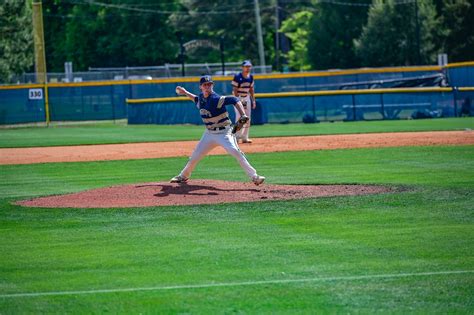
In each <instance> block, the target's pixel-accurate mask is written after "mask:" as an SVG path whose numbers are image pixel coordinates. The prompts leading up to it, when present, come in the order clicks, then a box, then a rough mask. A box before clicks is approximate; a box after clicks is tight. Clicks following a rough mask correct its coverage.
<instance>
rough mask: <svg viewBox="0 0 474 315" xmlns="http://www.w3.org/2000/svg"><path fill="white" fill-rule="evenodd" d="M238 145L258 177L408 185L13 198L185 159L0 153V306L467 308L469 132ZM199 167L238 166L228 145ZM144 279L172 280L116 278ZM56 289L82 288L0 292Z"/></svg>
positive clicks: (133, 179) (114, 179) (97, 309)
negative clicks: (290, 197) (247, 194)
mask: <svg viewBox="0 0 474 315" xmlns="http://www.w3.org/2000/svg"><path fill="white" fill-rule="evenodd" d="M249 158H250V160H251V161H252V163H253V164H254V165H255V166H256V168H257V169H258V170H259V171H260V172H261V173H262V174H264V175H266V176H267V177H268V181H269V183H287V184H329V183H331V184H333V183H371V184H382V185H397V186H403V187H406V188H407V189H406V190H404V191H403V192H399V193H393V194H384V195H373V196H357V197H335V198H320V199H305V200H294V201H265V202H258V203H240V204H223V205H212V206H207V205H201V206H187V207H162V208H131V209H107V210H103V209H102V210H99V209H35V208H21V207H18V206H13V205H11V201H13V200H17V199H23V198H29V197H34V196H40V195H47V194H58V193H66V192H73V191H79V190H84V189H89V188H94V187H102V186H109V185H117V184H121V183H138V182H149V181H161V180H167V179H168V178H169V177H171V176H172V175H176V173H177V172H178V171H179V170H180V169H181V167H182V166H183V164H184V163H185V161H186V159H185V158H173V159H149V160H131V161H110V162H89V163H50V164H36V165H8V166H6V165H5V166H0V173H1V174H2V176H1V177H0V209H1V210H0V211H1V215H0V242H1V244H2V255H0V265H1V266H2V268H1V269H0V279H1V280H0V313H5V314H11V313H104V312H110V313H202V314H204V313H258V314H260V313H295V312H297V313H321V312H324V313H348V312H350V313H376V312H387V311H388V312H395V313H472V312H473V308H474V307H473V305H474V298H473V297H474V273H472V271H473V270H474V254H473V253H474V245H473V244H474V229H473V227H474V225H473V223H474V215H473V206H472V205H473V200H474V199H473V197H474V146H450V147H401V148H383V149H351V150H330V151H303V152H286V153H262V154H252V155H249ZM194 177H195V178H212V179H226V180H245V175H244V174H243V172H242V171H241V170H240V168H239V167H238V165H237V163H236V162H235V161H234V160H233V159H232V158H231V157H229V156H210V157H206V158H205V159H204V160H203V162H202V163H201V164H200V165H199V166H198V169H197V170H196V172H195V174H194ZM397 275H398V276H397ZM298 279H299V280H300V281H298ZM304 279H317V280H312V281H309V280H304ZM294 280H296V281H294ZM236 283H237V284H238V283H246V285H235V284H236ZM226 284H231V285H226ZM232 284H234V285H232ZM150 287H155V288H156V287H159V288H163V287H164V288H168V287H169V288H168V289H154V290H153V289H151V290H141V291H140V290H132V291H126V290H125V291H122V292H120V289H137V288H150ZM91 290H112V291H111V292H100V291H99V292H90V291H91ZM117 290H118V291H117ZM62 291H88V292H89V293H88V294H80V293H77V294H60V295H51V296H49V295H38V296H15V297H5V296H4V295H6V294H17V293H45V292H46V293H47V292H62Z"/></svg>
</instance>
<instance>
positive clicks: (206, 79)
mask: <svg viewBox="0 0 474 315" xmlns="http://www.w3.org/2000/svg"><path fill="white" fill-rule="evenodd" d="M204 83H214V81H212V77H211V76H210V75H205V76H203V77H201V80H199V84H200V85H202V84H204Z"/></svg>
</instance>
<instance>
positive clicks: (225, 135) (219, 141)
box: [180, 126, 257, 179]
mask: <svg viewBox="0 0 474 315" xmlns="http://www.w3.org/2000/svg"><path fill="white" fill-rule="evenodd" d="M217 146H221V147H223V148H224V149H225V150H226V151H227V153H229V154H230V155H232V156H233V157H235V158H236V159H237V161H238V162H239V164H240V167H242V169H243V170H244V171H245V173H246V174H247V176H248V177H250V178H251V179H252V178H253V177H254V176H255V175H257V171H256V170H255V168H253V167H252V165H250V163H249V161H248V160H247V158H246V157H245V155H244V154H243V152H242V151H240V149H239V147H238V145H237V141H236V139H235V137H234V135H233V134H232V130H231V128H230V126H227V127H226V128H225V129H223V130H218V131H209V130H206V131H205V132H204V134H203V135H202V137H201V140H199V143H198V144H197V146H196V148H195V149H194V151H193V153H192V155H191V157H190V158H189V161H188V163H187V164H186V166H185V167H184V169H183V170H182V171H181V173H180V175H181V176H184V177H185V178H189V177H191V173H192V172H193V170H194V168H195V167H196V165H197V164H198V163H199V161H200V160H201V159H202V158H203V157H204V156H206V155H207V154H208V153H209V152H210V151H211V150H212V149H214V148H215V147H217Z"/></svg>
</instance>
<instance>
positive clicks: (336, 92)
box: [126, 87, 474, 104]
mask: <svg viewBox="0 0 474 315" xmlns="http://www.w3.org/2000/svg"><path fill="white" fill-rule="evenodd" d="M470 89H472V90H474V87H472V88H462V89H461V88H460V89H459V90H460V91H471V90H470ZM452 91H453V89H452V88H442V87H428V88H403V89H402V88H399V89H396V88H395V89H364V90H362V89H361V90H329V91H307V92H281V93H256V94H255V97H256V98H276V97H304V96H330V95H333V96H334V95H358V94H391V93H430V92H431V93H432V92H452ZM187 100H189V99H188V98H187V97H159V98H140V99H126V102H127V103H128V104H144V103H163V102H181V101H187Z"/></svg>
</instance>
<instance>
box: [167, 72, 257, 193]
mask: <svg viewBox="0 0 474 315" xmlns="http://www.w3.org/2000/svg"><path fill="white" fill-rule="evenodd" d="M199 83H200V84H199V88H200V90H201V93H200V94H199V95H194V94H192V93H190V92H188V91H187V90H186V89H184V88H183V87H181V86H177V87H176V93H178V94H180V95H186V96H187V97H188V98H189V99H190V100H192V101H193V102H194V103H195V104H196V107H197V108H198V109H199V113H200V114H201V118H202V120H203V122H204V125H205V126H206V131H205V132H204V134H203V135H202V137H201V140H200V141H199V143H198V144H197V146H196V148H195V149H194V152H193V153H192V155H191V157H190V158H189V161H188V163H187V164H186V166H185V167H184V169H183V170H182V171H181V173H180V174H179V175H177V176H175V177H173V178H172V179H171V180H170V182H171V183H185V182H186V181H187V180H188V179H189V178H190V176H191V173H192V171H193V170H194V168H195V167H196V165H197V164H198V163H199V161H200V160H201V159H202V158H203V157H204V156H205V155H206V154H207V153H209V152H210V151H211V150H212V149H213V148H215V147H217V146H221V147H223V148H224V149H225V150H226V151H227V153H229V154H230V155H232V156H234V157H235V158H236V159H237V161H238V162H239V164H240V166H241V167H242V169H243V170H244V171H245V173H247V176H248V177H249V178H250V180H251V181H252V182H253V183H254V184H255V185H257V186H258V185H260V184H262V183H263V182H264V181H265V177H263V176H260V175H258V174H257V171H256V170H255V168H253V167H252V165H250V163H249V161H248V160H247V158H246V157H245V155H244V154H243V153H242V151H240V149H239V146H238V144H237V141H236V139H235V134H233V133H232V132H233V131H238V129H239V127H242V126H243V125H244V124H246V123H247V122H248V117H247V116H246V115H245V112H244V110H243V108H242V103H241V102H240V100H239V99H238V98H236V97H234V96H220V95H219V94H217V93H215V92H214V91H213V87H214V82H213V81H212V78H211V77H210V76H204V77H202V78H201V80H200V82H199ZM226 105H234V107H235V108H236V110H237V111H238V112H239V114H240V118H239V121H238V122H237V124H236V126H234V128H231V122H230V119H229V115H228V112H227V109H226V107H225V106H226Z"/></svg>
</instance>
